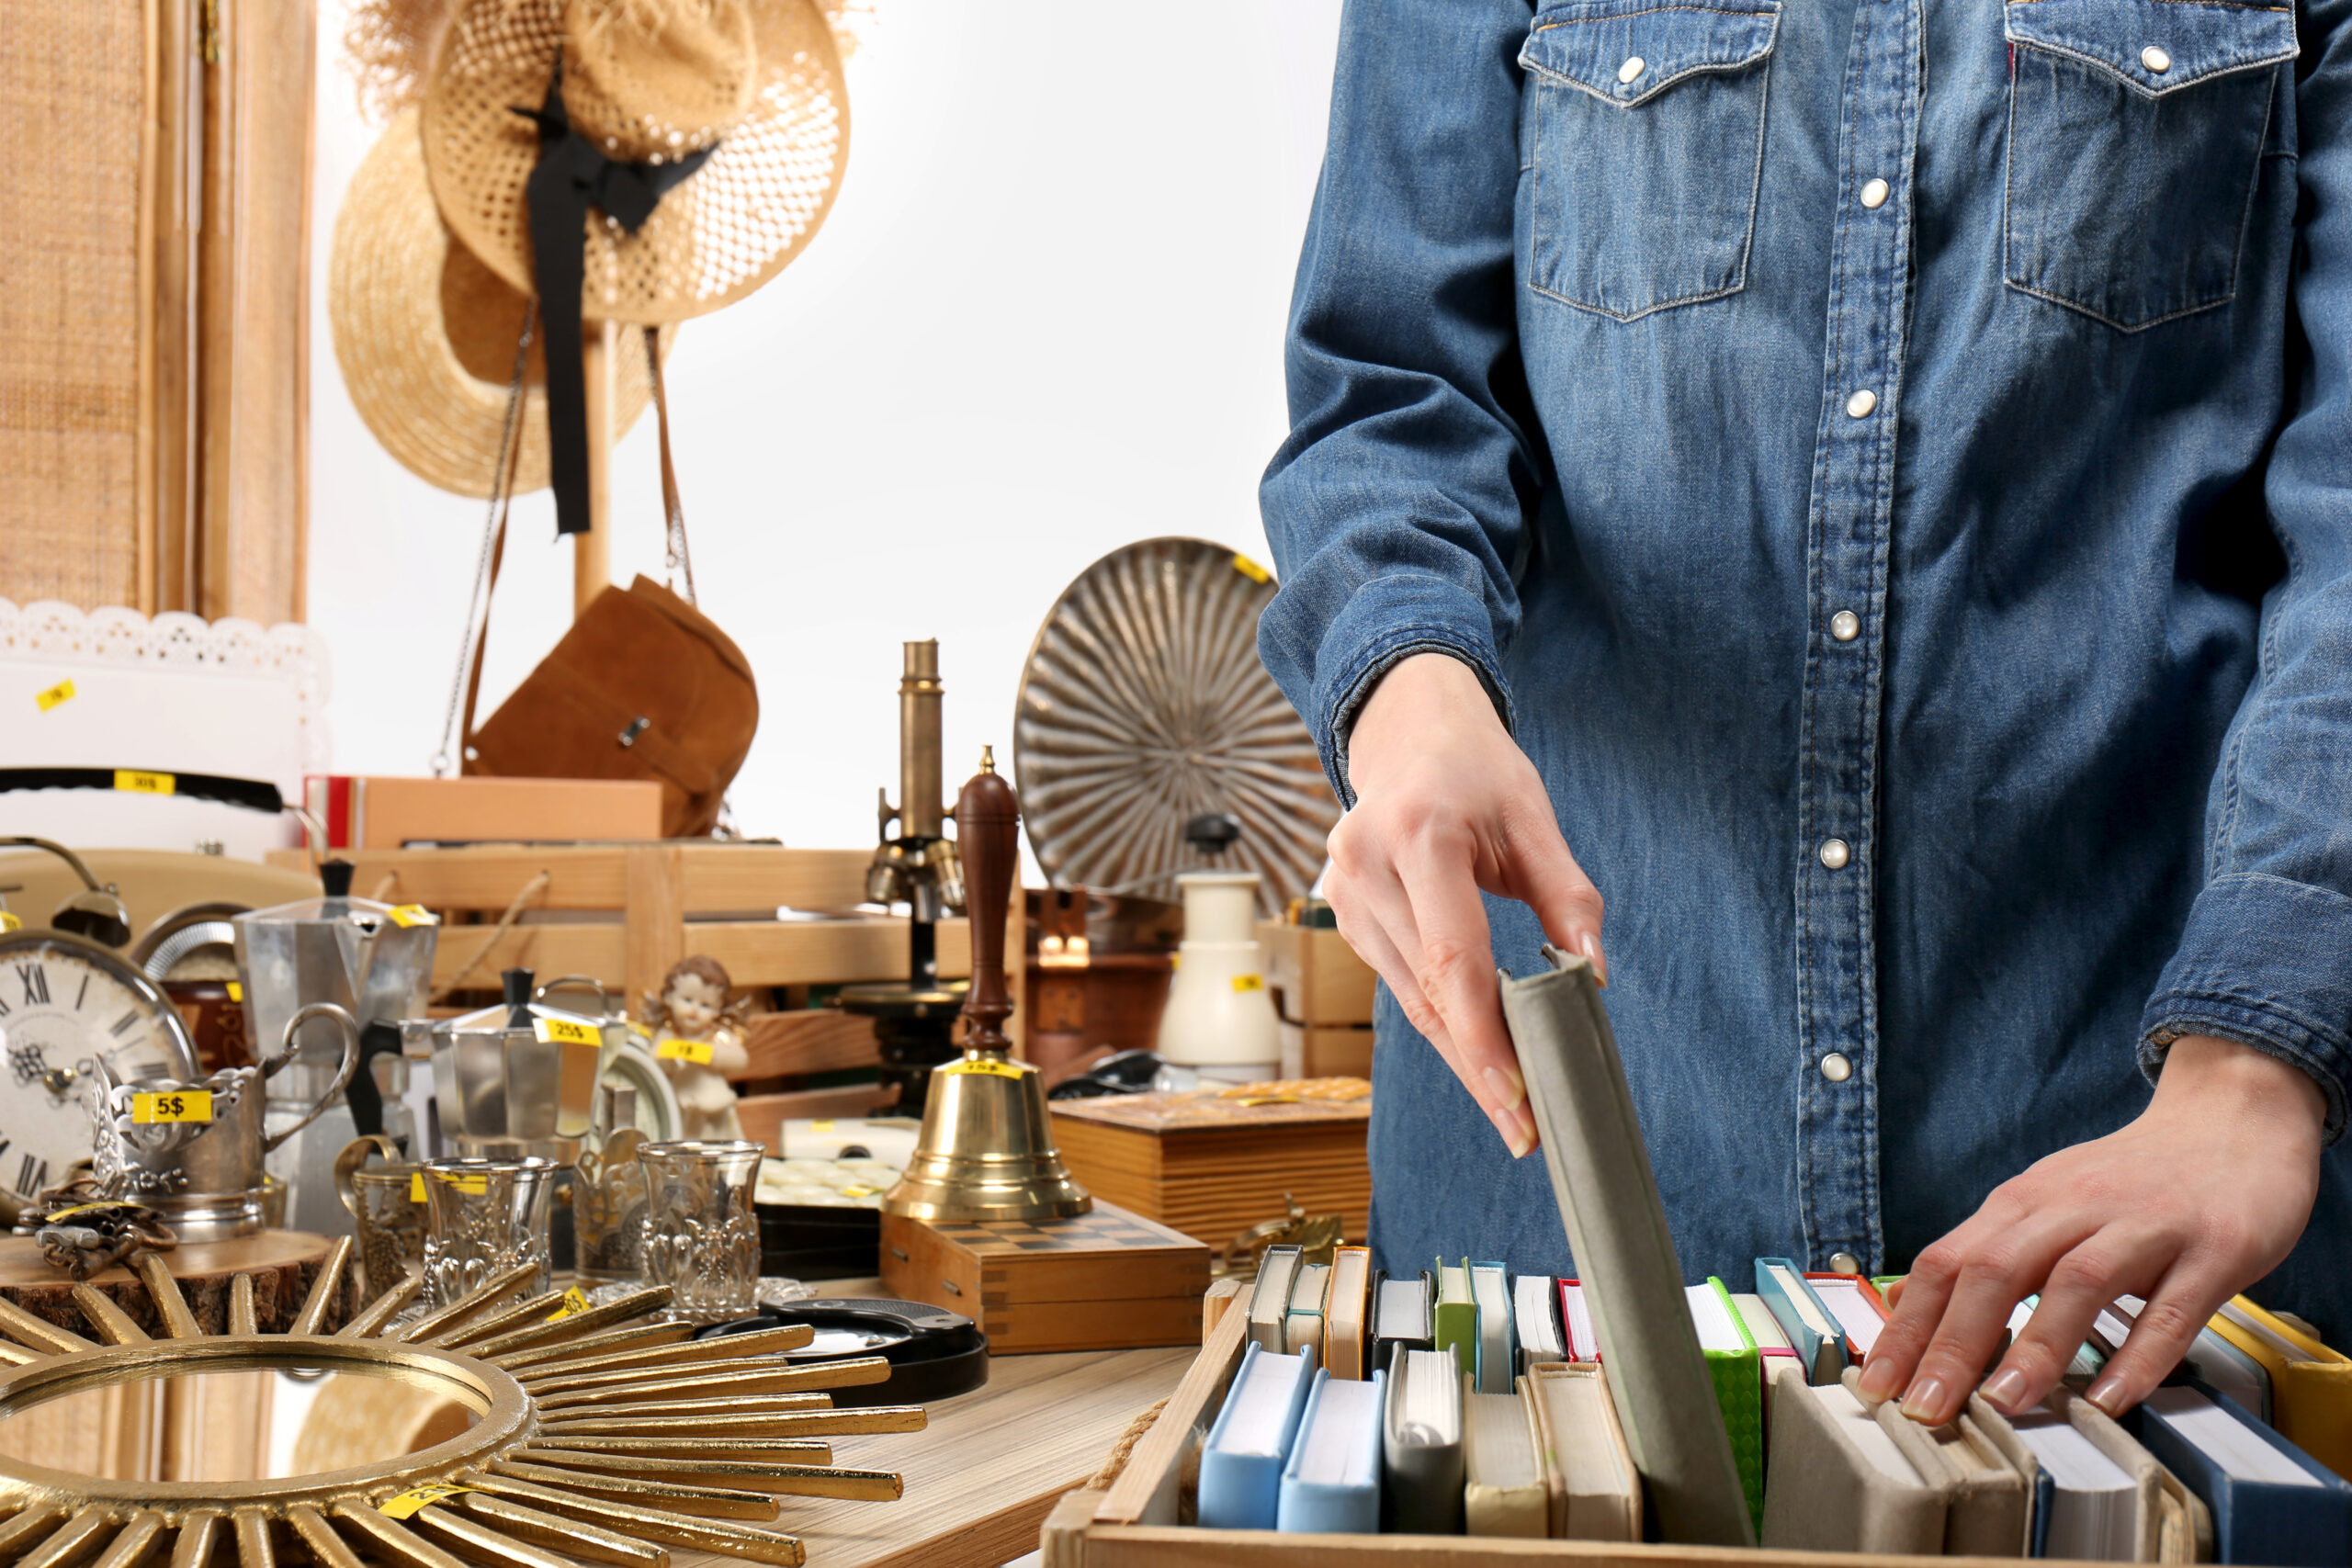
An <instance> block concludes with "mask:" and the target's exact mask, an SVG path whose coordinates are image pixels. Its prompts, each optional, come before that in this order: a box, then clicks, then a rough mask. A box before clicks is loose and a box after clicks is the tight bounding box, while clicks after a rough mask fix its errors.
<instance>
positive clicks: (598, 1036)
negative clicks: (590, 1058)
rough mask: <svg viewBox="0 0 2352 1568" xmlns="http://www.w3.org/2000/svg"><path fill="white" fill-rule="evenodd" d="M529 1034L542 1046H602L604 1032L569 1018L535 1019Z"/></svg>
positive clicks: (591, 1025) (590, 1024)
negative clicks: (536, 1038) (536, 1037)
mask: <svg viewBox="0 0 2352 1568" xmlns="http://www.w3.org/2000/svg"><path fill="white" fill-rule="evenodd" d="M531 1032H532V1033H534V1034H536V1035H537V1036H538V1037H539V1043H540V1044H542V1045H602V1044H603V1043H605V1035H604V1032H603V1031H602V1030H600V1029H598V1028H597V1027H596V1026H595V1025H594V1024H593V1023H581V1022H578V1021H574V1020H572V1019H569V1018H535V1019H533V1020H531Z"/></svg>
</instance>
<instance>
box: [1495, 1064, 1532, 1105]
mask: <svg viewBox="0 0 2352 1568" xmlns="http://www.w3.org/2000/svg"><path fill="white" fill-rule="evenodd" d="M1487 1091H1488V1092H1489V1093H1491V1094H1493V1096H1494V1097H1495V1104H1496V1106H1497V1107H1498V1109H1501V1110H1504V1111H1510V1110H1515V1109H1516V1108H1517V1107H1518V1106H1519V1104H1520V1102H1521V1101H1522V1100H1525V1099H1526V1098H1527V1080H1526V1079H1525V1078H1522V1077H1520V1076H1519V1074H1518V1073H1517V1072H1516V1071H1515V1070H1513V1069H1512V1068H1510V1067H1488V1068H1487Z"/></svg>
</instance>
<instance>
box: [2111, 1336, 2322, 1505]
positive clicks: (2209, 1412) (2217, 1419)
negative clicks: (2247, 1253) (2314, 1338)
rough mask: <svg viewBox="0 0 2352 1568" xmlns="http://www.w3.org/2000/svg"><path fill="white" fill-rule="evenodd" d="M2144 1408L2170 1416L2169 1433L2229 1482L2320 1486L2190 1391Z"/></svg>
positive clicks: (2161, 1396)
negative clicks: (2191, 1446)
mask: <svg viewBox="0 0 2352 1568" xmlns="http://www.w3.org/2000/svg"><path fill="white" fill-rule="evenodd" d="M2222 1310H2223V1311H2224V1312H2226V1311H2228V1310H2229V1309H2228V1308H2227V1307H2224V1308H2223V1309H2222ZM2232 1321H2233V1322H2234V1321H2236V1320H2235V1319H2234V1318H2233V1319H2232ZM2296 1353H2297V1354H2298V1355H2301V1354H2303V1352H2301V1351H2298V1352H2296ZM2144 1403H2145V1404H2146V1406H2147V1408H2148V1409H2150V1410H2153V1411H2154V1412H2155V1413H2156V1414H2157V1415H2159V1416H2165V1417H2168V1418H2169V1419H2170V1420H2171V1422H2172V1425H2173V1430H2175V1431H2177V1432H2178V1433H2179V1434H2180V1435H2181V1437H2182V1438H2185V1439H2187V1440H2188V1442H2190V1443H2193V1444H2195V1445H2196V1447H2197V1449H2198V1450H2199V1452H2201V1453H2202V1454H2204V1456H2205V1457H2206V1458H2207V1459H2210V1460H2211V1461H2213V1462H2214V1464H2216V1465H2217V1466H2219V1467H2220V1468H2221V1469H2222V1470H2223V1471H2225V1472H2228V1474H2229V1475H2230V1477H2231V1479H2233V1480H2235V1481H2258V1482H2261V1483H2264V1484H2266V1485H2270V1486H2317V1485H2319V1484H2320V1480H2319V1477H2317V1476H2315V1475H2313V1474H2312V1473H2311V1472H2309V1471H2306V1470H2305V1469H2304V1468H2303V1467H2302V1466H2301V1465H2299V1464H2297V1463H2296V1462H2295V1461H2292V1460H2290V1459H2289V1458H2288V1457H2287V1456H2286V1455H2285V1454H2283V1453H2281V1452H2279V1451H2278V1450H2277V1449H2274V1448H2272V1447H2271V1446H2270V1445H2269V1444H2268V1443H2266V1442H2264V1441H2263V1440H2262V1439H2261V1438H2259V1437H2257V1436H2256V1435H2255V1433H2254V1432H2253V1431H2252V1430H2251V1429H2249V1428H2248V1427H2246V1425H2245V1423H2244V1422H2243V1421H2240V1420H2239V1419H2238V1418H2237V1417H2236V1416H2232V1415H2231V1414H2230V1413H2229V1412H2228V1411H2226V1410H2224V1409H2222V1407H2221V1406H2220V1405H2218V1404H2214V1403H2213V1402H2212V1401H2211V1400H2210V1399H2208V1398H2206V1397H2205V1396H2204V1395H2203V1394H2201V1393H2198V1392H2197V1391H2196V1390H2195V1389H2193V1388H2160V1389H2158V1390H2156V1391H2155V1392H2154V1393H2151V1394H2150V1395H2148V1397H2147V1399H2146V1401H2145V1402H2144Z"/></svg>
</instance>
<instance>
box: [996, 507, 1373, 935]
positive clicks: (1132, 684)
mask: <svg viewBox="0 0 2352 1568" xmlns="http://www.w3.org/2000/svg"><path fill="white" fill-rule="evenodd" d="M1273 597H1274V584H1273V579H1272V576H1271V575H1270V574H1269V573H1268V572H1267V571H1266V570H1265V569H1264V568H1263V567H1261V566H1259V565H1257V564H1256V563H1255V562H1252V561H1251V560H1250V559H1249V558H1247V557H1244V556H1238V555H1236V554H1235V553H1234V552H1233V551H1232V550H1230V549H1228V548H1227V547H1224V546H1222V545H1215V544H1211V543H1210V542H1209V541H1207V540H1205V539H1180V538H1170V539H1146V540H1144V541H1142V542H1141V543H1139V544H1134V545H1129V546H1127V547H1125V548H1123V549H1118V550H1114V551H1113V552H1112V553H1111V554H1109V555H1107V556H1104V557H1103V558H1102V559H1101V560H1098V561H1096V562H1095V563H1094V564H1093V565H1092V566H1090V567H1088V568H1087V569H1086V570H1084V571H1082V572H1080V574H1079V576H1078V580H1077V581H1074V582H1072V583H1071V584H1070V585H1069V587H1068V588H1067V589H1065V590H1063V592H1062V596H1061V597H1060V598H1059V599H1058V600H1057V601H1056V602H1055V604H1054V607H1053V610H1052V611H1051V612H1050V613H1049V614H1048V615H1046V622H1045V625H1044V626H1040V627H1039V628H1038V631H1037V638H1036V641H1035V643H1033V644H1032V645H1031V647H1030V649H1029V662H1028V667H1027V668H1026V669H1025V670H1024V671H1023V673H1022V678H1021V694H1020V698H1019V701H1018V705H1017V708H1016V712H1015V717H1014V723H1013V769H1014V775H1015V778H1016V781H1017V783H1018V784H1019V786H1020V791H1021V799H1022V804H1023V811H1024V815H1025V818H1026V821H1027V825H1028V829H1029V844H1030V848H1031V849H1032V850H1033V851H1034V852H1035V854H1036V856H1037V863H1038V865H1039V867H1040V868H1041V869H1043V870H1044V872H1045V874H1046V877H1047V879H1048V880H1049V881H1050V882H1051V883H1052V884H1053V885H1054V886H1057V887H1078V886H1086V887H1092V888H1095V889H1098V890H1101V891H1105V892H1112V891H1122V892H1133V893H1148V894H1150V895H1153V896H1155V897H1163V898H1166V897H1174V894H1175V881H1174V879H1175V876H1176V874H1178V873H1179V872H1186V871H1205V870H1213V869H1214V870H1239V871H1254V872H1256V873H1257V874H1258V875H1259V878H1260V882H1261V889H1262V892H1263V895H1264V897H1265V898H1266V899H1267V901H1268V903H1269V905H1270V906H1271V907H1272V908H1279V907H1280V905H1281V904H1282V903H1283V900H1285V899H1288V898H1291V897H1297V896H1299V895H1302V894H1304V893H1306V890H1307V889H1308V888H1309V887H1310V886H1313V885H1314V882H1315V878H1316V876H1317V874H1318V873H1319V872H1320V871H1321V869H1322V866H1323V855H1324V848H1323V843H1324V840H1325V839H1326V838H1327V837H1329V834H1330V831H1331V829H1332V827H1333V825H1334V824H1336V823H1337V822H1338V821H1339V819H1340V805H1339V802H1338V801H1337V800H1336V799H1334V798H1333V796H1332V795H1331V789H1330V785H1329V784H1328V783H1326V782H1325V780H1324V777H1323V764H1322V761H1321V759H1320V757H1319V756H1318V755H1317V752H1316V750H1315V742H1314V740H1313V739H1312V738H1311V737H1310V736H1309V735H1308V734H1307V732H1306V725H1305V724H1304V723H1302V722H1301V721H1300V719H1299V716H1298V714H1297V712H1296V711H1295V709H1293V708H1292V706H1291V705H1290V701H1289V699H1288V698H1286V697H1284V696H1283V694H1282V692H1281V690H1280V688H1278V687H1277V686H1275V684H1274V682H1273V677H1272V676H1271V675H1269V674H1267V673H1266V670H1265V666H1264V665H1262V664H1261V663H1260V662H1259V661H1258V617H1259V616H1260V615H1263V614H1264V613H1265V609H1266V606H1267V604H1270V603H1272V600H1273ZM1217 813H1222V814H1226V815H1229V816H1231V817H1233V818H1236V819H1237V820H1238V821H1239V823H1240V824H1241V837H1240V839H1239V840H1238V842H1236V843H1235V844H1234V845H1233V846H1232V847H1231V848H1230V849H1228V850H1226V851H1225V852H1222V853H1221V854H1216V855H1215V856H1214V857H1213V856H1212V854H1211V853H1210V852H1204V850H1202V849H1200V848H1197V847H1195V846H1193V845H1192V844H1190V843H1188V842H1187V841H1186V839H1185V831H1184V829H1185V825H1186V824H1187V823H1189V822H1192V821H1193V820H1194V819H1195V818H1200V817H1203V816H1208V815H1212V814H1217Z"/></svg>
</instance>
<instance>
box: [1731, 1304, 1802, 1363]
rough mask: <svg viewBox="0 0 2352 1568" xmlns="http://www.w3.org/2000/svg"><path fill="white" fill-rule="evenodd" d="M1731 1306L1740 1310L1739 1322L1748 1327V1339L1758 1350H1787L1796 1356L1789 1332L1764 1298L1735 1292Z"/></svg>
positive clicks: (1795, 1349)
mask: <svg viewBox="0 0 2352 1568" xmlns="http://www.w3.org/2000/svg"><path fill="white" fill-rule="evenodd" d="M1731 1304H1732V1305H1734V1306H1736V1307H1737V1308H1738V1309H1739V1320H1740V1321H1741V1322H1742V1323H1744V1324H1746V1325H1747V1337H1749V1338H1750V1339H1753V1340H1755V1341H1756V1348H1758V1350H1763V1351H1767V1352H1769V1351H1773V1350H1785V1351H1787V1352H1788V1353H1789V1354H1790V1355H1792V1356H1793V1355H1795V1354H1796V1351H1797V1348H1796V1346H1795V1345H1794V1344H1793V1343H1792V1341H1791V1340H1790V1338H1789V1331H1788V1330H1787V1329H1785V1328H1782V1327H1781V1320H1780V1319H1779V1318H1777V1317H1774V1316H1773V1315H1772V1309H1771V1308H1770V1307H1769V1306H1767V1305H1765V1304H1764V1298H1763V1297H1762V1296H1759V1295H1755V1294H1752V1293H1750V1292H1743V1291H1734V1292H1732V1297H1731Z"/></svg>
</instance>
